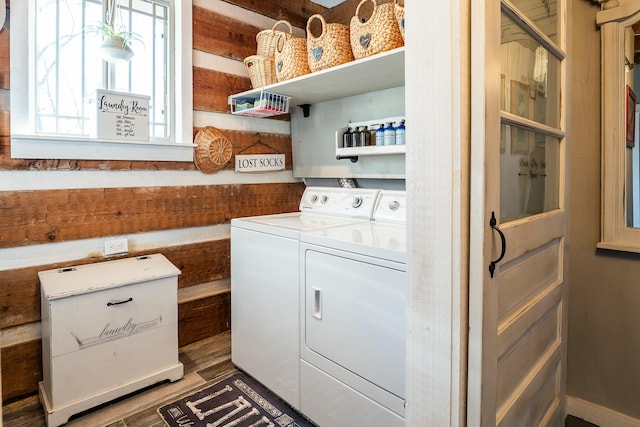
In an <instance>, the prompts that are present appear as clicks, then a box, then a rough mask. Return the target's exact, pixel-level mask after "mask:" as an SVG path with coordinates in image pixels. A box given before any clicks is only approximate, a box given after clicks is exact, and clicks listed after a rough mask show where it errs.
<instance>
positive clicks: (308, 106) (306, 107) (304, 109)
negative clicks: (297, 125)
mask: <svg viewBox="0 0 640 427" xmlns="http://www.w3.org/2000/svg"><path fill="white" fill-rule="evenodd" d="M299 107H300V108H302V115H303V116H304V117H309V110H310V109H311V104H302V105H300V106H299Z"/></svg>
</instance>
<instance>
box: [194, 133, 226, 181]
mask: <svg viewBox="0 0 640 427" xmlns="http://www.w3.org/2000/svg"><path fill="white" fill-rule="evenodd" d="M194 143H195V144H196V147H195V148H194V153H193V162H194V163H195V165H196V168H198V170H199V171H200V172H202V173H207V174H210V173H215V172H217V171H219V170H220V169H222V168H223V167H224V166H225V165H226V164H227V163H229V161H230V160H231V157H232V156H233V146H232V145H231V142H229V140H228V139H227V137H225V136H224V135H223V133H222V132H220V131H219V130H218V129H216V128H214V127H212V126H207V127H205V128H203V129H201V130H199V131H198V133H197V134H196V138H195V141H194Z"/></svg>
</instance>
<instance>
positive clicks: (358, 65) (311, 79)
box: [229, 47, 404, 105]
mask: <svg viewBox="0 0 640 427" xmlns="http://www.w3.org/2000/svg"><path fill="white" fill-rule="evenodd" d="M403 85H404V47H400V48H397V49H393V50H390V51H387V52H383V53H380V54H377V55H373V56H370V57H367V58H362V59H358V60H355V61H351V62H347V63H346V64H342V65H338V66H336V67H332V68H328V69H326V70H321V71H316V72H314V73H311V74H306V75H304V76H300V77H296V78H295V79H291V80H286V81H283V82H279V83H274V84H272V85H268V86H264V87H261V88H258V89H252V90H248V91H245V92H242V93H238V94H234V95H231V96H229V105H233V103H234V100H235V99H245V98H246V99H250V98H258V97H259V96H260V93H261V91H266V92H271V93H277V94H279V95H286V96H290V97H291V103H292V104H293V105H304V104H316V103H319V102H324V101H330V100H334V99H339V98H345V97H349V96H354V95H360V94H363V93H368V92H373V91H377V90H383V89H390V88H394V87H398V86H403Z"/></svg>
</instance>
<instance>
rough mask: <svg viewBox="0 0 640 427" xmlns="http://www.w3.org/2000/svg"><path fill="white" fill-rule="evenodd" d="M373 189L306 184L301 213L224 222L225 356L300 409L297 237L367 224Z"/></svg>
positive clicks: (301, 202)
mask: <svg viewBox="0 0 640 427" xmlns="http://www.w3.org/2000/svg"><path fill="white" fill-rule="evenodd" d="M378 192H379V190H377V189H351V188H325V187H309V188H307V189H306V190H305V192H304V194H303V196H302V200H301V201H300V212H294V213H286V214H277V215H264V216H254V217H246V218H236V219H232V220H231V359H232V361H233V363H234V364H235V365H237V366H238V367H240V368H241V369H242V370H244V371H246V372H247V373H248V374H250V375H251V376H253V377H254V378H256V379H257V380H258V381H260V382H261V383H262V384H264V385H265V386H266V387H268V388H270V389H271V390H272V391H273V392H274V393H276V394H277V395H279V396H280V397H281V398H282V399H284V400H285V401H286V402H288V403H289V404H290V405H291V406H293V407H294V408H296V409H299V408H300V345H299V337H300V327H299V322H300V309H299V303H300V292H299V283H298V280H299V276H300V275H299V265H300V264H299V261H298V256H299V235H300V233H301V232H304V231H310V230H317V229H323V228H328V227H335V226H340V225H346V224H353V223H357V222H365V223H368V222H369V220H370V219H371V217H372V214H373V209H374V207H375V202H376V200H377V195H378Z"/></svg>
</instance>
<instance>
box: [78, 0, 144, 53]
mask: <svg viewBox="0 0 640 427" xmlns="http://www.w3.org/2000/svg"><path fill="white" fill-rule="evenodd" d="M119 3H120V0H106V10H105V15H104V20H103V21H102V22H99V23H97V24H96V25H90V26H88V27H85V29H84V31H85V33H86V32H89V33H96V34H99V35H101V36H102V39H103V41H104V40H106V39H119V40H122V48H123V49H126V48H129V49H130V48H131V44H132V43H133V42H139V43H140V44H142V45H144V41H143V39H142V36H140V35H139V34H137V33H134V32H133V31H128V30H127V28H126V27H125V26H124V25H122V15H121V13H120V12H121V10H120V4H119ZM117 18H120V19H119V20H120V24H117V25H116V20H117Z"/></svg>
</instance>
